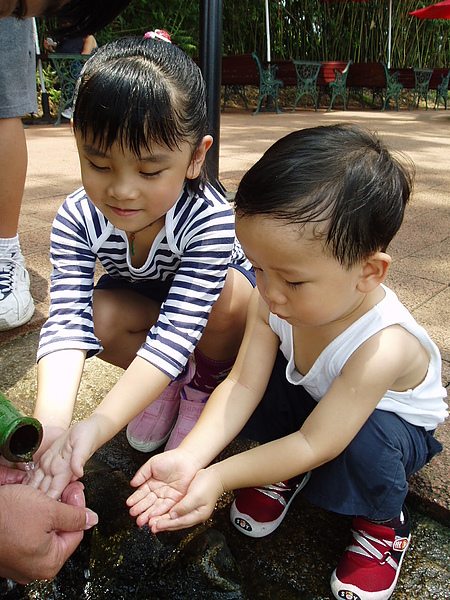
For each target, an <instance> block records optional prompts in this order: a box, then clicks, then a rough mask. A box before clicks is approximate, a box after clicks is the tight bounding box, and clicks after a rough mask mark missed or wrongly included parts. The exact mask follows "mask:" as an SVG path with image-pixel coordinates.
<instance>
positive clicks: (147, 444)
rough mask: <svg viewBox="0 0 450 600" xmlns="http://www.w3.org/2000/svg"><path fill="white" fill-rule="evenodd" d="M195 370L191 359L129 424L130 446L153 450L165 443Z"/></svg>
mask: <svg viewBox="0 0 450 600" xmlns="http://www.w3.org/2000/svg"><path fill="white" fill-rule="evenodd" d="M194 372H195V367H194V364H193V362H192V361H191V360H189V362H188V364H187V366H186V369H185V370H184V371H183V373H181V374H180V375H178V377H177V378H176V379H175V380H174V381H172V383H170V384H169V385H168V386H167V387H166V389H165V390H164V391H163V393H162V394H161V395H160V396H158V398H156V400H155V401H154V402H152V403H151V404H150V405H149V406H147V408H146V409H145V410H143V411H142V412H141V413H139V414H138V416H137V417H135V418H134V419H133V420H132V421H131V422H130V423H129V424H128V427H127V439H128V442H129V444H130V446H132V447H133V448H134V449H135V450H139V451H140V452H152V451H153V450H156V448H159V446H162V445H163V444H164V442H165V441H166V440H167V438H168V437H169V435H170V432H171V430H172V427H173V424H174V421H175V418H176V415H177V412H178V407H179V405H180V394H181V390H182V389H183V387H184V386H185V385H187V384H188V383H189V382H190V381H191V379H192V377H193V376H194Z"/></svg>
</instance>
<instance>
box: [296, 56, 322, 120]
mask: <svg viewBox="0 0 450 600" xmlns="http://www.w3.org/2000/svg"><path fill="white" fill-rule="evenodd" d="M292 63H293V65H294V68H295V74H296V76H297V93H296V95H295V103H294V108H293V109H292V112H295V109H296V108H297V104H298V102H299V100H300V98H302V97H303V96H311V98H312V99H313V102H314V108H315V109H316V112H317V104H318V94H317V77H318V76H319V71H320V67H321V66H322V63H321V62H307V61H304V60H293V61H292Z"/></svg>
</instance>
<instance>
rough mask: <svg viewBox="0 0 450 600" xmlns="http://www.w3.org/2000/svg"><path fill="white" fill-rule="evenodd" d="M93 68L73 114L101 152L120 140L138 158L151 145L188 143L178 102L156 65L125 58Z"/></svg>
mask: <svg viewBox="0 0 450 600" xmlns="http://www.w3.org/2000/svg"><path fill="white" fill-rule="evenodd" d="M93 59H95V57H93ZM89 62H91V61H88V63H89ZM88 63H87V65H88ZM89 71H90V70H88V73H86V75H85V76H84V77H83V73H84V71H83V73H82V74H81V81H82V86H83V93H82V94H80V95H79V97H78V98H76V101H75V110H74V117H73V127H74V131H75V132H79V133H80V134H81V136H82V138H83V139H86V138H87V137H89V138H90V139H91V141H92V142H93V143H94V144H95V145H96V146H97V147H98V148H99V149H101V150H102V151H107V150H109V149H110V148H111V146H112V145H113V144H114V143H115V142H117V143H118V144H119V145H120V146H121V147H122V148H128V149H129V150H131V151H132V152H133V153H134V154H135V155H136V156H138V157H139V156H140V155H141V152H142V150H143V149H144V150H147V151H149V152H151V148H152V145H160V146H166V147H167V148H169V149H174V148H175V147H176V148H179V146H180V143H181V142H183V141H185V134H184V131H183V129H182V127H181V126H180V124H181V119H180V118H179V116H178V115H177V111H176V102H175V101H174V98H173V97H172V96H171V93H170V90H169V88H168V86H167V85H166V83H165V81H164V79H163V78H162V77H161V76H160V75H159V73H158V68H156V67H155V66H154V65H149V64H148V62H145V63H144V61H143V60H142V58H141V57H136V56H135V57H124V58H123V59H116V60H115V61H114V63H106V64H103V65H102V67H101V69H98V70H94V71H91V72H89ZM93 115H95V118H93Z"/></svg>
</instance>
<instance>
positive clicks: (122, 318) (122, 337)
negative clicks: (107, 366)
mask: <svg viewBox="0 0 450 600" xmlns="http://www.w3.org/2000/svg"><path fill="white" fill-rule="evenodd" d="M159 310H160V304H159V303H158V302H156V301H154V300H152V299H150V298H147V297H145V296H144V295H142V294H140V293H138V292H134V291H132V290H130V289H95V291H94V301H93V317H94V330H95V335H96V336H97V337H98V339H99V340H101V344H102V346H103V351H102V352H101V353H100V354H99V358H101V359H102V360H104V361H105V362H108V363H111V364H112V365H116V366H117V367H122V369H127V368H128V367H129V366H130V364H131V362H132V361H133V360H134V359H135V358H136V352H137V351H138V350H139V348H140V347H141V346H142V344H143V343H144V341H145V338H146V337H147V334H148V332H149V330H150V328H151V327H152V326H153V325H154V324H155V323H156V321H157V319H158V315H159Z"/></svg>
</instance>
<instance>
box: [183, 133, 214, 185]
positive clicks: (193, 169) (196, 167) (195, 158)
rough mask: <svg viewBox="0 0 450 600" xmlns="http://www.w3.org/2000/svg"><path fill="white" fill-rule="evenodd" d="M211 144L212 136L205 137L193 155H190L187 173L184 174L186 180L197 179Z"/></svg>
mask: <svg viewBox="0 0 450 600" xmlns="http://www.w3.org/2000/svg"><path fill="white" fill-rule="evenodd" d="M212 143H213V139H212V136H210V135H205V136H204V137H203V139H202V141H201V142H200V144H199V146H198V147H197V149H196V150H195V152H194V154H193V155H192V159H191V162H190V164H189V166H188V169H187V172H186V178H187V179H197V177H198V176H199V175H200V171H201V169H202V165H203V163H204V162H205V158H206V153H207V152H208V150H209V149H210V148H211V146H212Z"/></svg>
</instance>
